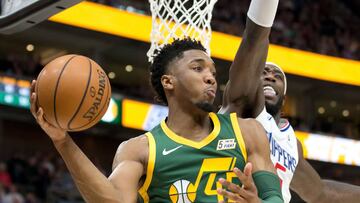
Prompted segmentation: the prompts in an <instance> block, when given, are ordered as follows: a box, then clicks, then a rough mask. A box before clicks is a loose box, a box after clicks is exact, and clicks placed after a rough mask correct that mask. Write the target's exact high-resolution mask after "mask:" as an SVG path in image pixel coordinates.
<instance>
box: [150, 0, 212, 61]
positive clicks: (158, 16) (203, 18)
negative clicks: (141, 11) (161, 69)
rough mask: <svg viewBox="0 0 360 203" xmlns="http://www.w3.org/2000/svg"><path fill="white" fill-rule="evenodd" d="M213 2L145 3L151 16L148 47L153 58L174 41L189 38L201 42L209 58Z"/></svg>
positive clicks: (171, 0)
mask: <svg viewBox="0 0 360 203" xmlns="http://www.w3.org/2000/svg"><path fill="white" fill-rule="evenodd" d="M216 1H217V0H149V2H150V9H151V13H152V31H151V36H150V37H151V47H150V49H149V51H148V53H147V55H148V58H149V61H150V62H152V60H153V54H154V51H155V50H156V49H159V48H160V47H162V46H163V45H164V44H167V43H170V42H172V41H173V40H174V39H182V38H184V37H190V38H192V39H196V40H199V41H201V43H202V44H203V46H204V47H205V48H206V50H207V52H208V53H209V54H210V39H211V26H210V22H211V17H212V10H213V8H214V5H215V3H216Z"/></svg>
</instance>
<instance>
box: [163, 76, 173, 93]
mask: <svg viewBox="0 0 360 203" xmlns="http://www.w3.org/2000/svg"><path fill="white" fill-rule="evenodd" d="M161 84H162V86H163V87H164V89H166V90H172V89H174V76H172V75H163V76H161Z"/></svg>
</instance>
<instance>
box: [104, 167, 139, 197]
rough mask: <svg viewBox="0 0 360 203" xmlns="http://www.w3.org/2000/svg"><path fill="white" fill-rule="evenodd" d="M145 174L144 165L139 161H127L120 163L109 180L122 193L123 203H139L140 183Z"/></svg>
mask: <svg viewBox="0 0 360 203" xmlns="http://www.w3.org/2000/svg"><path fill="white" fill-rule="evenodd" d="M142 174H143V165H142V164H141V163H140V162H137V161H131V160H125V161H122V162H120V163H119V164H118V165H117V166H116V168H115V170H113V172H112V173H111V175H110V176H109V180H110V181H111V183H112V184H113V185H114V186H115V188H116V190H118V191H119V192H121V193H122V194H123V195H121V196H122V197H123V199H122V201H121V202H129V203H135V202H137V192H138V188H139V181H140V178H141V176H142Z"/></svg>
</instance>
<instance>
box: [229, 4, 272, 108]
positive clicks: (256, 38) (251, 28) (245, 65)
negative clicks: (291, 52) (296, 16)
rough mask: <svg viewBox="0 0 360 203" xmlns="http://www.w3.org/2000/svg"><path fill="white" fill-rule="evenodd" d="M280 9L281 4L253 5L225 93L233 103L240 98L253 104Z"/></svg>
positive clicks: (251, 5)
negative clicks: (278, 7)
mask: <svg viewBox="0 0 360 203" xmlns="http://www.w3.org/2000/svg"><path fill="white" fill-rule="evenodd" d="M277 5H278V0H252V1H251V4H250V8H249V11H248V18H247V21H246V28H245V32H244V34H243V40H242V42H241V45H240V47H239V49H238V51H237V53H236V56H235V59H234V62H233V64H232V65H231V68H230V72H229V87H228V90H227V92H225V94H226V97H227V100H228V101H229V102H231V103H232V102H234V101H238V100H239V99H240V98H249V99H250V101H249V103H253V102H254V101H252V100H253V99H255V95H256V90H257V89H258V85H259V84H260V74H261V72H262V70H263V68H264V65H265V61H266V57H267V52H268V47H269V35H270V28H271V26H272V23H273V21H274V18H275V14H276V11H277ZM257 78H258V79H257ZM240 90H241V91H240Z"/></svg>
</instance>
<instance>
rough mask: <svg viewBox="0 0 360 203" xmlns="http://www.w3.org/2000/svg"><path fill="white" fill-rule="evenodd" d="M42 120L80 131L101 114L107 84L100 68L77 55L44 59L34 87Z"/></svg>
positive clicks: (106, 100)
mask: <svg viewBox="0 0 360 203" xmlns="http://www.w3.org/2000/svg"><path fill="white" fill-rule="evenodd" d="M35 91H36V94H37V102H38V106H39V107H41V108H43V110H44V117H45V119H46V121H48V122H49V123H51V124H52V125H54V126H56V127H59V128H61V129H64V130H67V131H81V130H85V129H88V128H90V127H92V126H93V125H95V124H96V123H98V122H99V121H100V119H101V118H102V116H103V115H104V114H105V112H106V110H107V108H108V106H109V102H110V98H111V87H110V82H109V79H108V77H107V75H106V73H105V72H104V70H103V69H102V68H101V67H100V66H99V65H98V64H97V63H96V62H94V61H93V60H91V59H90V58H88V57H85V56H80V55H65V56H61V57H58V58H56V59H54V60H52V61H51V62H50V63H48V64H47V65H46V66H45V67H44V68H43V70H42V71H41V72H40V74H39V76H38V78H37V82H36V88H35Z"/></svg>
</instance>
